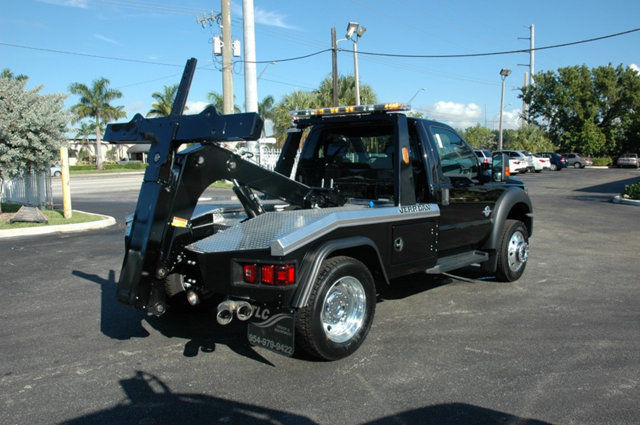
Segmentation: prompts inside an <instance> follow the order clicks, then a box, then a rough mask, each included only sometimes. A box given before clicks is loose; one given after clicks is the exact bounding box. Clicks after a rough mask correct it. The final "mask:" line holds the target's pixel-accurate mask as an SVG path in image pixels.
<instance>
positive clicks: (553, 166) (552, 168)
mask: <svg viewBox="0 0 640 425" xmlns="http://www.w3.org/2000/svg"><path fill="white" fill-rule="evenodd" d="M551 171H560V170H559V167H558V166H557V165H556V164H551Z"/></svg>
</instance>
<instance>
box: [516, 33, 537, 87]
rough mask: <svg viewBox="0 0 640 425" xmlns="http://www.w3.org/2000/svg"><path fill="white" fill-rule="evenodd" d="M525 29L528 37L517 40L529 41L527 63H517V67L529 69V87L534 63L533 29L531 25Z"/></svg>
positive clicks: (531, 81) (531, 83)
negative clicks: (527, 31) (527, 29)
mask: <svg viewBox="0 0 640 425" xmlns="http://www.w3.org/2000/svg"><path fill="white" fill-rule="evenodd" d="M526 28H529V37H518V40H529V63H528V64H520V63H519V64H518V66H528V67H529V85H533V72H534V62H535V27H534V25H533V24H531V26H529V27H526Z"/></svg>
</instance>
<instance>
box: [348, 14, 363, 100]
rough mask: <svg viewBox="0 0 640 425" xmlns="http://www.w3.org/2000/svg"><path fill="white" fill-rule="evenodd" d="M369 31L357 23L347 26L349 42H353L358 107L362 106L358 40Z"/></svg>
mask: <svg viewBox="0 0 640 425" xmlns="http://www.w3.org/2000/svg"><path fill="white" fill-rule="evenodd" d="M366 30H367V29H366V28H365V27H363V26H362V25H359V24H358V23H357V22H349V24H348V25H347V35H346V37H347V40H351V41H353V74H354V76H353V77H354V78H355V80H356V105H360V75H359V72H358V40H360V37H362V35H363V34H364V32H365V31H366Z"/></svg>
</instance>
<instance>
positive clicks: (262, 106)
mask: <svg viewBox="0 0 640 425" xmlns="http://www.w3.org/2000/svg"><path fill="white" fill-rule="evenodd" d="M274 104H275V100H274V99H273V96H271V95H269V96H267V97H265V98H264V99H262V101H261V102H259V103H258V114H259V115H260V116H261V117H262V118H263V119H268V118H272V117H271V115H272V113H273V105H274Z"/></svg>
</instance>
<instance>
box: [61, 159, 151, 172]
mask: <svg viewBox="0 0 640 425" xmlns="http://www.w3.org/2000/svg"><path fill="white" fill-rule="evenodd" d="M102 166H103V168H104V169H105V170H127V171H130V170H144V169H145V168H147V163H146V162H135V161H132V162H127V163H126V164H115V163H109V162H105V163H104V164H102ZM69 171H70V172H72V173H74V172H79V171H96V166H95V164H92V165H90V164H82V165H72V166H70V167H69Z"/></svg>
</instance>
